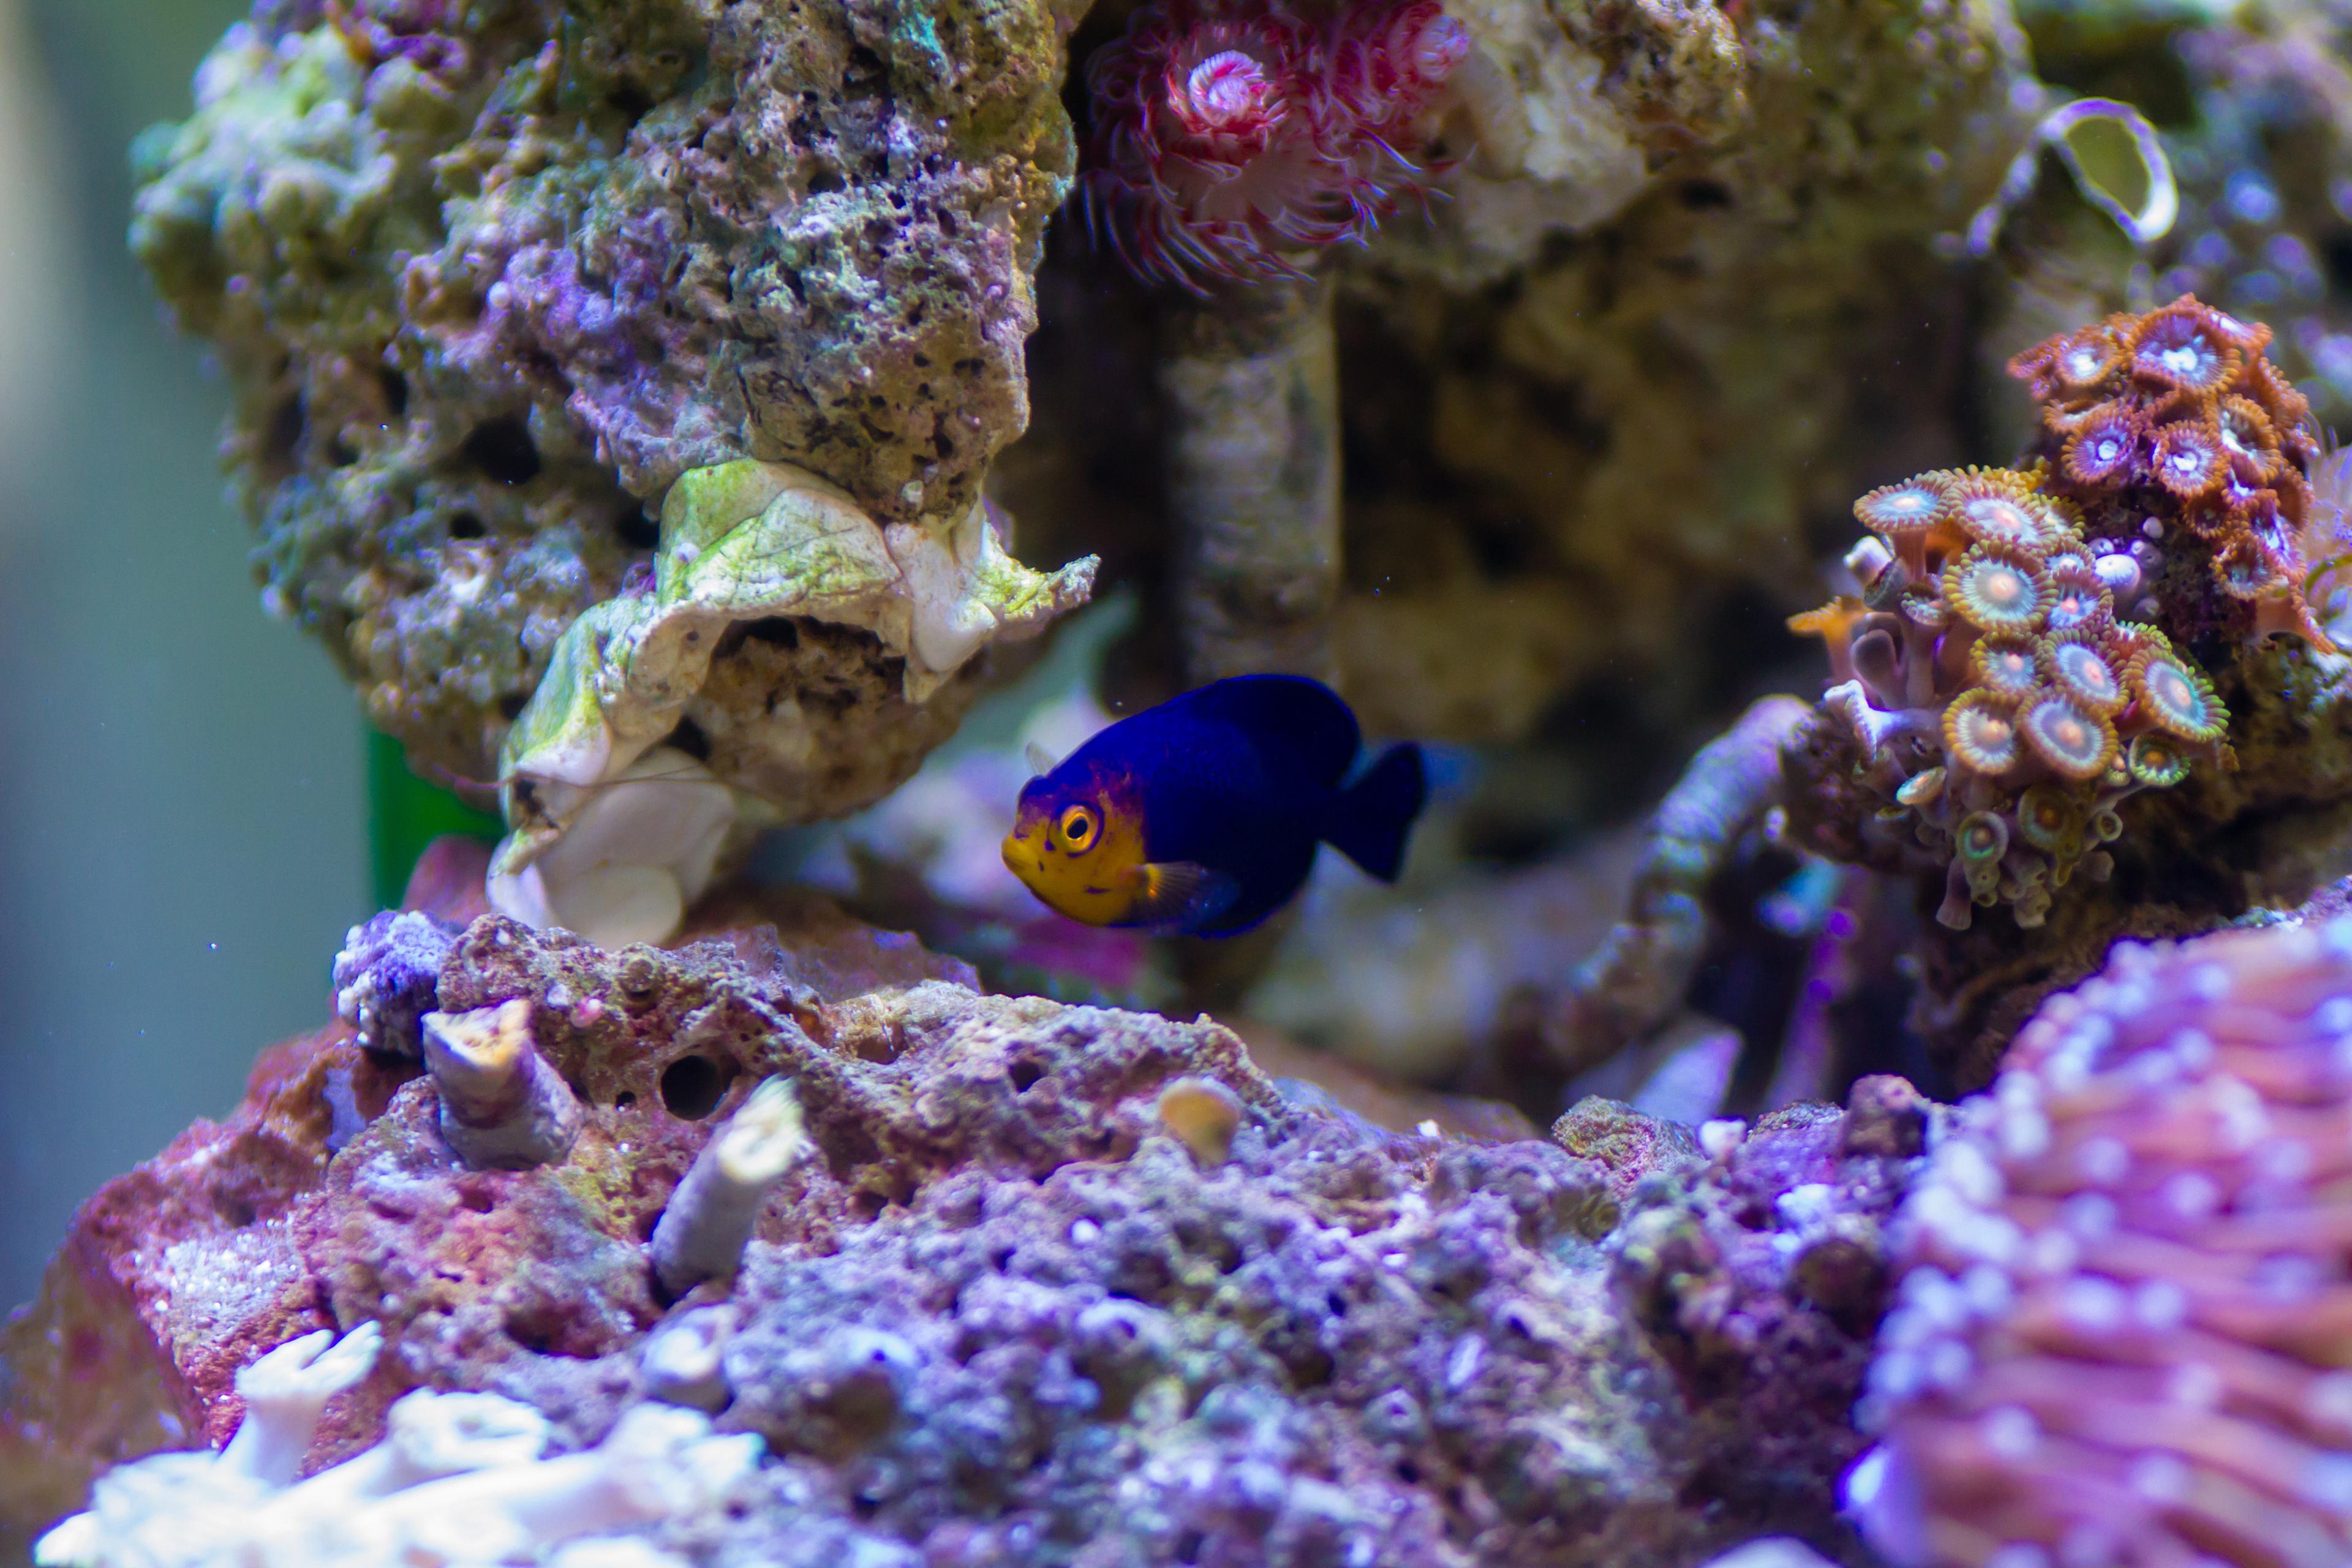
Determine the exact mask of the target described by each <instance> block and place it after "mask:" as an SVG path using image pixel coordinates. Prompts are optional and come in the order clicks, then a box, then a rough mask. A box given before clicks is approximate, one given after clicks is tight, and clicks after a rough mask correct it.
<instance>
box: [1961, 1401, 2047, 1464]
mask: <svg viewBox="0 0 2352 1568" xmlns="http://www.w3.org/2000/svg"><path fill="white" fill-rule="evenodd" d="M1977 1432H1978V1434H1979V1436H1982V1437H1983V1438H1984V1444H1985V1447H1988V1448H1990V1449H1991V1450H1992V1451H1993V1452H1994V1453H1996V1454H1998V1455H2000V1457H2001V1458H2004V1459H2011V1460H2022V1459H2027V1458H2032V1455H2033V1449H2034V1447H2035V1445H2037V1444H2039V1443H2040V1442H2041V1441H2042V1426H2041V1423H2039V1422H2037V1421H2035V1420H2034V1419H2033V1413H2032V1411H2030V1410H2027V1409H2025V1408H2024V1407H2023V1406H2021V1405H2000V1406H1998V1407H1997V1408H1994V1409H1991V1410H1988V1411H1986V1412H1985V1413H1984V1415H1983V1416H1982V1417H1981V1418H1980V1419H1979V1421H1978V1423H1977Z"/></svg>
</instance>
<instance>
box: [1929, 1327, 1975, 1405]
mask: <svg viewBox="0 0 2352 1568" xmlns="http://www.w3.org/2000/svg"><path fill="white" fill-rule="evenodd" d="M1975 1369H1976V1358H1975V1357H1974V1356H1971V1355H1970V1354H1969V1347H1968V1346H1966V1345H1964V1344H1962V1343H1961V1342H1959V1341H1958V1340H1937V1342H1935V1343H1933V1344H1931V1345H1929V1346H1928V1347H1927V1382H1928V1383H1929V1384H1931V1385H1932V1386H1934V1387H1937V1388H1940V1389H1943V1390H1944V1391H1945V1392H1946V1393H1949V1394H1957V1393H1958V1392H1959V1391H1960V1389H1961V1388H1962V1387H1963V1386H1965V1385H1966V1384H1967V1383H1968V1381H1969V1373H1971V1372H1973V1371H1974V1370H1975Z"/></svg>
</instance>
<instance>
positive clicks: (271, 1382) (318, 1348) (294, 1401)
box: [220, 1323, 383, 1487]
mask: <svg viewBox="0 0 2352 1568" xmlns="http://www.w3.org/2000/svg"><path fill="white" fill-rule="evenodd" d="M382 1350H383V1329H381V1328H379V1327H378V1326H377V1325H375V1324H373V1323H362V1324H361V1325H360V1326H359V1327H358V1328H356V1329H353V1330H352V1331H351V1332H350V1333H348V1334H345V1335H344V1336H343V1337H342V1338H341V1339H340V1340H339V1339H337V1338H336V1337H335V1333H334V1331H333V1330H331V1329H320V1331H318V1332H317V1333H314V1334H304V1335H303V1336H302V1337H301V1338H300V1339H299V1340H289V1342H286V1343H285V1344H282V1345H279V1346H278V1348H277V1349H276V1350H274V1351H271V1352H269V1353H268V1355H266V1356H263V1357H262V1358H261V1359H260V1360H259V1361H257V1362H255V1363H253V1364H252V1365H251V1366H249V1367H247V1368H246V1369H245V1370H244V1371H243V1372H240V1373H237V1374H236V1391H237V1393H238V1394H240V1395H242V1396H243V1397H244V1400H245V1419H244V1421H243V1422H241V1423H240V1424H239V1425H238V1426H237V1429H236V1436H234V1437H232V1438H230V1439H229V1445H228V1447H226V1449H224V1450H222V1453H221V1458H220V1462H221V1468H223V1469H225V1470H230V1471H235V1472H236V1473H238V1474H242V1475H247V1476H250V1477H252V1478H253V1479H255V1480H257V1481H260V1482H261V1483H263V1484H264V1485H266V1486H280V1487H282V1486H284V1485H286V1484H287V1483H288V1482H289V1481H291V1480H293V1479H294V1477H295V1476H296V1474H297V1473H299V1471H300V1469H301V1468H302V1456H303V1454H304V1453H305V1452H306V1451H307V1450H308V1449H309V1448H310V1436H311V1434H312V1433H314V1432H316V1431H317V1430H318V1429H319V1416H320V1414H321V1413H322V1412H324V1411H325V1409H326V1408H327V1401H328V1400H330V1399H332V1398H333V1397H334V1396H335V1395H336V1394H341V1393H342V1392H343V1391H344V1390H345V1389H347V1388H350V1387H352V1386H353V1385H354V1384H357V1383H358V1382H359V1381H360V1380H361V1379H362V1378H363V1377H365V1376H367V1374H368V1373H371V1372H373V1371H374V1370H375V1358H376V1356H377V1354H378V1352H381V1351H382Z"/></svg>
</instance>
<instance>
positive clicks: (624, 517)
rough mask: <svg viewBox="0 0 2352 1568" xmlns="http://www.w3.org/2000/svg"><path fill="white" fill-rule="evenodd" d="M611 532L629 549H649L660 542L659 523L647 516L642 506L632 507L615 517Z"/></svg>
mask: <svg viewBox="0 0 2352 1568" xmlns="http://www.w3.org/2000/svg"><path fill="white" fill-rule="evenodd" d="M613 532H614V534H615V535H617V536H618V537H619V539H620V541H621V542H622V543H623V544H625V545H626V546H627V547H628V548H629V549H631V550H651V549H652V548H653V547H654V546H655V545H656V544H659V543H660V542H661V524H660V523H658V522H656V521H654V520H653V519H652V518H649V517H647V516H646V509H645V508H643V507H632V508H630V509H629V510H627V511H625V512H623V513H622V514H621V515H620V516H619V517H618V518H615V519H614V521H613Z"/></svg>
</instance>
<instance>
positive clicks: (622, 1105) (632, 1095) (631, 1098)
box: [613, 1089, 637, 1110]
mask: <svg viewBox="0 0 2352 1568" xmlns="http://www.w3.org/2000/svg"><path fill="white" fill-rule="evenodd" d="M636 1102H637V1096H636V1091H635V1090H634V1089H623V1090H622V1091H621V1092H620V1093H618V1094H616V1095H614V1097H613V1109H614V1110H628V1109H629V1107H631V1106H633V1105H635V1104H636Z"/></svg>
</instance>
